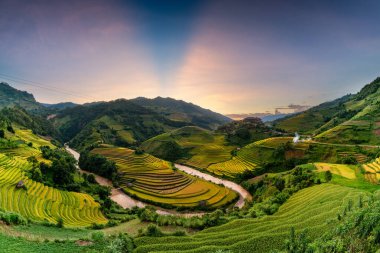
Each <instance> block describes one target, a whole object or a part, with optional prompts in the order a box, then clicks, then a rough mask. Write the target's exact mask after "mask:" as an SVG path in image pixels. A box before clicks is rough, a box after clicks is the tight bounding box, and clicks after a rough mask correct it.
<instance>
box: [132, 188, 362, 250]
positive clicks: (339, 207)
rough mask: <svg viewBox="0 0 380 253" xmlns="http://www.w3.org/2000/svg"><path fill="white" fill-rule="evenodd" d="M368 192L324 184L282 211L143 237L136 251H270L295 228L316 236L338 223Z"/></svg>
mask: <svg viewBox="0 0 380 253" xmlns="http://www.w3.org/2000/svg"><path fill="white" fill-rule="evenodd" d="M363 194H364V193H362V192H360V191H358V190H355V189H352V188H348V187H343V186H338V185H332V184H322V185H318V186H313V187H310V188H307V189H304V190H301V191H299V192H298V193H296V194H295V195H294V196H292V197H291V198H290V199H289V200H288V201H287V202H286V203H285V204H284V205H283V206H281V207H280V209H279V211H278V212H277V213H275V214H274V215H271V216H265V217H263V218H259V219H257V218H256V219H238V220H234V221H232V222H230V223H227V224H225V225H222V226H218V227H214V228H210V229H206V230H204V231H202V232H199V233H197V234H196V235H194V236H189V237H185V238H176V237H165V238H160V237H159V238H156V237H143V238H138V239H136V240H135V242H136V244H137V246H138V247H137V250H136V252H139V253H141V252H178V251H181V252H182V251H183V252H213V251H216V250H218V249H224V250H231V251H232V252H268V251H270V250H274V249H281V248H283V247H284V246H283V242H284V240H285V239H286V238H287V235H288V233H289V231H290V228H291V227H294V228H295V230H296V231H302V230H303V229H304V228H305V227H308V228H309V229H310V233H311V234H310V236H311V237H312V238H316V237H318V236H319V235H320V234H322V233H323V232H324V231H326V230H328V229H331V228H332V227H333V226H334V224H336V223H337V222H338V221H337V217H338V214H339V213H340V212H342V211H343V209H344V208H345V206H346V204H347V203H348V202H349V201H353V202H354V203H357V202H358V201H359V196H361V195H363Z"/></svg>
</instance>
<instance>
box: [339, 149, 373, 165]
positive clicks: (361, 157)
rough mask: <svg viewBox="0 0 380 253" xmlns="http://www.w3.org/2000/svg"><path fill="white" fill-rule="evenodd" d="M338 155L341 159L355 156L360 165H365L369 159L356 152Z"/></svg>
mask: <svg viewBox="0 0 380 253" xmlns="http://www.w3.org/2000/svg"><path fill="white" fill-rule="evenodd" d="M338 155H339V156H340V157H347V156H353V157H355V159H356V161H357V162H358V163H365V162H366V161H367V159H368V157H367V156H366V155H364V154H358V153H355V152H349V151H346V152H339V153H338Z"/></svg>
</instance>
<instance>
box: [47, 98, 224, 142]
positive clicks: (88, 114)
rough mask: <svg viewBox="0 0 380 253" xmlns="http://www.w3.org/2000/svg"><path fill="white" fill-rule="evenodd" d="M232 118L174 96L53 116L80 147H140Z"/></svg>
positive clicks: (83, 107)
mask: <svg viewBox="0 0 380 253" xmlns="http://www.w3.org/2000/svg"><path fill="white" fill-rule="evenodd" d="M227 121H228V118H226V117H224V116H222V115H219V114H216V113H214V112H211V111H209V110H206V109H203V108H201V107H198V106H195V105H193V104H189V103H185V102H183V101H177V100H174V99H170V98H165V99H164V98H156V99H152V100H150V99H145V98H137V99H133V100H125V99H119V100H115V101H111V102H99V103H92V104H87V105H81V106H76V107H73V108H67V109H65V110H63V111H62V112H60V113H58V114H57V116H56V117H54V118H53V119H52V122H53V124H54V126H55V127H56V128H57V130H58V131H59V133H60V134H61V135H62V136H63V140H64V141H65V142H67V141H70V143H71V145H72V146H73V147H75V148H77V149H78V150H83V149H85V148H86V147H88V146H91V145H93V144H96V143H107V144H113V145H118V146H126V147H130V146H136V145H137V144H138V143H140V142H142V141H145V140H147V139H149V138H151V137H154V136H156V135H158V134H162V133H165V132H168V131H170V130H174V129H176V128H180V127H183V126H188V125H199V126H204V127H207V128H214V127H216V126H219V125H221V124H223V123H225V122H227Z"/></svg>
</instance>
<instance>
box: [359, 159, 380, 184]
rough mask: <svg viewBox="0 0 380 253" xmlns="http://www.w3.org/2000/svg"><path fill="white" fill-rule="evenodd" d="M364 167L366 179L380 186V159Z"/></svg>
mask: <svg viewBox="0 0 380 253" xmlns="http://www.w3.org/2000/svg"><path fill="white" fill-rule="evenodd" d="M362 167H363V169H364V171H365V174H364V177H365V179H366V180H367V181H369V182H371V183H373V184H378V183H379V181H380V157H379V158H377V159H376V160H375V161H373V162H371V163H367V164H363V165H362Z"/></svg>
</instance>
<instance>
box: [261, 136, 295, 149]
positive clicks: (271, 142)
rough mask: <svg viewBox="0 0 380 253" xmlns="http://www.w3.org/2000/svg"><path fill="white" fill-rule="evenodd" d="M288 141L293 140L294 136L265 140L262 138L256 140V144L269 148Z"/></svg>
mask: <svg viewBox="0 0 380 253" xmlns="http://www.w3.org/2000/svg"><path fill="white" fill-rule="evenodd" d="M287 142H293V137H273V138H267V139H264V140H260V141H257V142H255V144H256V145H260V146H264V147H268V148H277V147H278V146H280V145H281V144H285V143H287Z"/></svg>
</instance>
